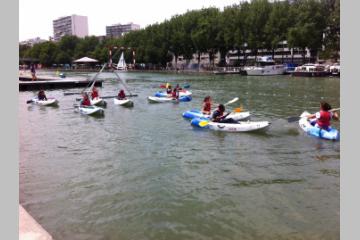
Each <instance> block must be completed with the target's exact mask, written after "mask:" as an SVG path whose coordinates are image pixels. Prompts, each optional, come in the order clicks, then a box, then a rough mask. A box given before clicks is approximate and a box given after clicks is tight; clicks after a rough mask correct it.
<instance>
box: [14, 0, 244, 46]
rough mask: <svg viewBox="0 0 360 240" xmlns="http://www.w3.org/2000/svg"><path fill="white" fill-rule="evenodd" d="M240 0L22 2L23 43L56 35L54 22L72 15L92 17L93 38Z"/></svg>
mask: <svg viewBox="0 0 360 240" xmlns="http://www.w3.org/2000/svg"><path fill="white" fill-rule="evenodd" d="M239 2H240V0H167V1H166V0H148V1H146V0H127V1H125V0H104V1H91V0H56V1H54V0H19V41H23V40H27V39H30V38H35V37H40V38H42V39H46V40H48V39H49V36H53V26H52V21H53V20H55V19H57V18H59V17H63V16H69V15H72V14H76V15H82V16H87V17H88V26H89V35H95V36H99V35H105V27H106V26H109V25H112V24H117V23H121V24H126V23H129V22H133V23H135V24H140V27H141V28H144V27H146V26H147V25H150V24H153V23H156V22H159V23H160V22H162V21H164V20H165V19H170V18H171V17H172V16H174V15H176V14H182V13H185V12H186V11H187V10H194V9H201V8H203V7H211V6H213V7H218V8H220V9H221V10H223V7H224V6H230V5H233V4H238V3H239Z"/></svg>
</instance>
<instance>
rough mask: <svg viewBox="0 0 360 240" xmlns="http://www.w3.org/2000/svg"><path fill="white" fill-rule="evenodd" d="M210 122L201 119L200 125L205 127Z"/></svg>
mask: <svg viewBox="0 0 360 240" xmlns="http://www.w3.org/2000/svg"><path fill="white" fill-rule="evenodd" d="M208 124H209V121H201V122H199V126H200V127H205V126H207V125H208Z"/></svg>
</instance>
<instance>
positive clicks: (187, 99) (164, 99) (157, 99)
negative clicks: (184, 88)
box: [148, 96, 192, 103]
mask: <svg viewBox="0 0 360 240" xmlns="http://www.w3.org/2000/svg"><path fill="white" fill-rule="evenodd" d="M148 100H149V102H151V103H163V102H173V103H177V102H190V101H191V100H192V98H191V96H181V97H179V99H178V100H176V99H173V98H171V97H151V96H150V97H148Z"/></svg>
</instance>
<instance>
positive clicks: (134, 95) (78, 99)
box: [76, 94, 138, 101]
mask: <svg viewBox="0 0 360 240" xmlns="http://www.w3.org/2000/svg"><path fill="white" fill-rule="evenodd" d="M137 96H138V95H137V94H129V95H125V97H137ZM117 97H118V96H117V95H116V96H103V97H101V98H103V99H106V98H117ZM81 99H82V98H76V101H80V100H81Z"/></svg>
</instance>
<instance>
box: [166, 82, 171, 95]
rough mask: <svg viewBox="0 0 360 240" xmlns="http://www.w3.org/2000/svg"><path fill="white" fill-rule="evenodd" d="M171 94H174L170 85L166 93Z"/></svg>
mask: <svg viewBox="0 0 360 240" xmlns="http://www.w3.org/2000/svg"><path fill="white" fill-rule="evenodd" d="M171 92H172V90H171V85H170V84H169V85H168V87H167V88H166V93H167V94H171Z"/></svg>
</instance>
